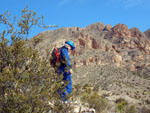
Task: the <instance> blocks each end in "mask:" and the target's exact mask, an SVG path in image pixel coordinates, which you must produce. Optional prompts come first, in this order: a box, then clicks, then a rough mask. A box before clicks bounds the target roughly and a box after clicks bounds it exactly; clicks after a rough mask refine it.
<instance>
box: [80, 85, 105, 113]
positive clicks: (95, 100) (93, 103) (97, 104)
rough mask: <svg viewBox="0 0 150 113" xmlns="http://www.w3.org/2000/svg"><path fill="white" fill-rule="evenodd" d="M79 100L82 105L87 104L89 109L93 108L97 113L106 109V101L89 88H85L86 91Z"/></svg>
mask: <svg viewBox="0 0 150 113" xmlns="http://www.w3.org/2000/svg"><path fill="white" fill-rule="evenodd" d="M81 100H82V101H83V102H84V103H88V105H89V107H90V108H94V109H95V110H96V112H97V113H101V112H102V111H104V110H105V109H106V107H107V101H106V100H105V99H104V98H103V97H102V96H100V95H99V94H98V92H95V91H93V90H92V89H91V88H86V90H85V91H83V93H82V95H81Z"/></svg>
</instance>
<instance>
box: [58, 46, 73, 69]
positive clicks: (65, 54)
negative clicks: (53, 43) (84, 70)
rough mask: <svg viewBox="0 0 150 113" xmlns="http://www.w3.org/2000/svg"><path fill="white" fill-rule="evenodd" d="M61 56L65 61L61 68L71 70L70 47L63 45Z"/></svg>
mask: <svg viewBox="0 0 150 113" xmlns="http://www.w3.org/2000/svg"><path fill="white" fill-rule="evenodd" d="M60 56H61V60H62V62H63V63H62V64H61V66H60V68H63V71H69V70H70V68H71V63H70V56H69V52H68V49H67V48H66V47H65V46H63V47H62V49H61V55H60Z"/></svg>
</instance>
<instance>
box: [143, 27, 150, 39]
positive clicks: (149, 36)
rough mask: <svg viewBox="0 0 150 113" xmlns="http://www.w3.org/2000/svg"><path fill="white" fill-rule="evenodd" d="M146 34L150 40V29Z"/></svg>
mask: <svg viewBox="0 0 150 113" xmlns="http://www.w3.org/2000/svg"><path fill="white" fill-rule="evenodd" d="M144 34H145V35H146V37H147V38H148V39H150V29H148V30H147V31H145V32H144Z"/></svg>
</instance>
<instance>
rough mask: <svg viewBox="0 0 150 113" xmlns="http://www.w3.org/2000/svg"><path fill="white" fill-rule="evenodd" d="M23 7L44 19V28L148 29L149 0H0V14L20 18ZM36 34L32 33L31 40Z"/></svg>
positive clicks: (37, 31)
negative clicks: (122, 26)
mask: <svg viewBox="0 0 150 113" xmlns="http://www.w3.org/2000/svg"><path fill="white" fill-rule="evenodd" d="M26 5H28V7H29V9H31V10H34V11H35V12H37V14H38V15H39V16H40V15H43V16H44V21H45V23H46V24H47V25H58V26H59V27H58V28H62V27H72V26H77V27H86V26H88V25H90V24H93V23H96V22H101V23H104V24H105V25H107V24H110V25H112V26H114V25H116V24H119V23H121V24H126V25H127V26H128V27H129V28H132V27H137V28H139V29H140V30H141V31H143V32H144V31H146V30H147V29H149V28H150V0H0V14H2V13H4V12H5V11H7V10H8V11H9V12H10V13H11V14H12V15H20V14H21V10H22V9H23V8H25V7H26ZM58 28H49V29H47V30H54V29H58ZM39 32H41V30H39V29H36V28H35V29H32V32H31V35H30V37H32V36H34V35H37V34H38V33H39Z"/></svg>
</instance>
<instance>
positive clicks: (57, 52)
mask: <svg viewBox="0 0 150 113" xmlns="http://www.w3.org/2000/svg"><path fill="white" fill-rule="evenodd" d="M55 50H56V51H55V56H56V62H59V51H58V48H55Z"/></svg>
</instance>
